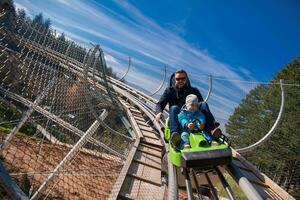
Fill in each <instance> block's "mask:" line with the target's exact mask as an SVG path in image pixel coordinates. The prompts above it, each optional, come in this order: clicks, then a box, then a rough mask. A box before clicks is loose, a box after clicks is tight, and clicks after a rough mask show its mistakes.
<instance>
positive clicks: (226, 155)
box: [164, 118, 232, 169]
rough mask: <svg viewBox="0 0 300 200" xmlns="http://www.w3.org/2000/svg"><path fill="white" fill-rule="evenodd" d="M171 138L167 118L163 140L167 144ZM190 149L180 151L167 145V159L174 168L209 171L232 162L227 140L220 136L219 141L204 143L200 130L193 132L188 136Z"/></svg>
mask: <svg viewBox="0 0 300 200" xmlns="http://www.w3.org/2000/svg"><path fill="white" fill-rule="evenodd" d="M170 137H171V133H170V127H169V118H167V119H166V121H165V128H164V139H165V141H166V142H169V140H170ZM189 142H190V146H191V148H188V149H181V148H176V147H174V146H173V145H169V159H170V160H171V162H172V164H173V165H175V166H176V167H183V168H187V169H188V168H193V169H209V168H214V167H216V166H218V165H223V164H228V163H230V162H231V160H232V152H231V149H230V146H229V144H228V143H227V142H228V140H227V138H226V137H225V136H224V135H222V137H221V138H220V141H218V142H217V141H213V142H212V143H211V144H209V143H208V142H206V140H205V137H204V135H203V132H202V131H201V130H199V129H198V130H193V131H191V133H190V134H189Z"/></svg>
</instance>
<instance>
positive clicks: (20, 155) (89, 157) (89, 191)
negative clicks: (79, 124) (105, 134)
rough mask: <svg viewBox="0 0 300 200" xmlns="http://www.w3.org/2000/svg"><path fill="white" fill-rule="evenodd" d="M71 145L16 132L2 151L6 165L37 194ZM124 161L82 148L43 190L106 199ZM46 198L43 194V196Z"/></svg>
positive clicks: (55, 194)
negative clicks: (29, 136)
mask: <svg viewBox="0 0 300 200" xmlns="http://www.w3.org/2000/svg"><path fill="white" fill-rule="evenodd" d="M69 150H70V149H69V148H68V147H65V146H62V145H54V144H50V143H45V141H44V143H43V144H42V141H41V140H38V139H35V138H28V137H26V138H25V137H20V136H15V137H14V138H13V140H12V141H11V143H10V145H9V146H7V148H6V149H5V150H4V151H3V152H2V157H3V159H4V165H5V167H6V169H7V170H8V171H9V172H10V174H11V176H12V177H13V178H14V179H15V180H16V181H17V183H18V185H19V186H20V187H21V188H22V189H23V191H24V192H25V193H27V194H28V193H29V192H30V191H31V192H30V193H31V195H32V194H34V192H35V191H36V190H37V189H38V188H39V187H40V185H41V184H42V182H43V181H44V180H46V178H47V176H48V175H49V173H50V172H51V171H53V169H54V168H55V166H56V165H57V164H59V162H60V161H61V160H62V159H63V157H64V156H65V155H66V154H67V153H68V151H69ZM121 168H122V163H121V162H118V161H116V160H115V157H114V156H112V155H109V154H107V153H104V152H102V153H101V152H98V153H97V155H95V154H91V153H88V152H82V151H81V152H79V153H78V154H77V155H76V157H75V158H74V159H73V160H71V161H69V162H68V165H67V166H66V167H64V168H63V169H62V170H61V171H60V172H59V174H57V175H56V176H54V179H53V181H51V182H50V184H49V185H48V186H47V188H46V190H44V191H43V193H42V196H43V197H47V199H81V200H83V199H106V198H107V197H108V195H109V193H110V190H111V189H112V187H113V184H114V182H115V180H116V179H117V177H118V174H119V172H120V171H121ZM42 199H43V198H42Z"/></svg>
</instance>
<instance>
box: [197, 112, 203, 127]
mask: <svg viewBox="0 0 300 200" xmlns="http://www.w3.org/2000/svg"><path fill="white" fill-rule="evenodd" d="M197 119H198V120H199V121H200V122H201V124H203V125H205V116H204V114H203V113H201V112H200V111H199V112H198V114H197Z"/></svg>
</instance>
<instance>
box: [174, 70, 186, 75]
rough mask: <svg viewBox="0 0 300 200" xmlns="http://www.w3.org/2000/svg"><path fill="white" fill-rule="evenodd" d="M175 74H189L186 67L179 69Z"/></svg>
mask: <svg viewBox="0 0 300 200" xmlns="http://www.w3.org/2000/svg"><path fill="white" fill-rule="evenodd" d="M175 74H185V76H187V73H186V71H185V70H184V69H177V70H176V71H175Z"/></svg>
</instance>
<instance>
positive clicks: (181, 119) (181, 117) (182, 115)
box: [178, 111, 188, 128]
mask: <svg viewBox="0 0 300 200" xmlns="http://www.w3.org/2000/svg"><path fill="white" fill-rule="evenodd" d="M178 121H179V123H180V125H181V126H182V128H185V125H186V123H188V119H187V118H186V115H185V113H184V112H183V111H181V112H180V113H179V114H178Z"/></svg>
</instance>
